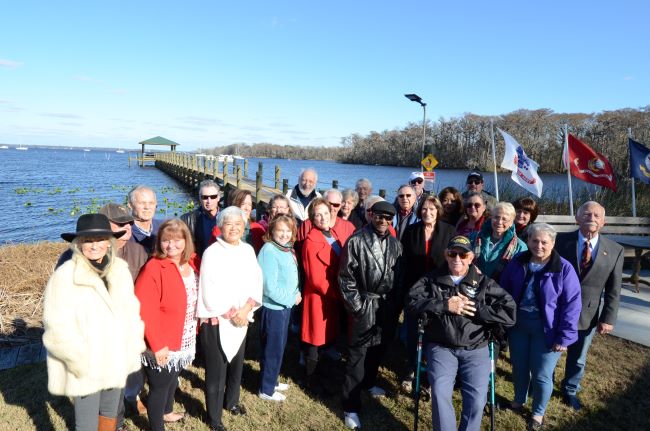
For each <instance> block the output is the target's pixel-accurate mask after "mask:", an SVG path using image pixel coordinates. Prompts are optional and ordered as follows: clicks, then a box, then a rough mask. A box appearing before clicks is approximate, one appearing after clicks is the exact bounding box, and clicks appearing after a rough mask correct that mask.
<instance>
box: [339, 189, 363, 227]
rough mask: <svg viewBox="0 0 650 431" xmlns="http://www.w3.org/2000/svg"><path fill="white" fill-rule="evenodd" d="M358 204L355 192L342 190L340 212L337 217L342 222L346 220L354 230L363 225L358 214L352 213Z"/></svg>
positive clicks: (357, 196)
mask: <svg viewBox="0 0 650 431" xmlns="http://www.w3.org/2000/svg"><path fill="white" fill-rule="evenodd" d="M358 203H359V194H358V193H357V192H356V191H355V190H352V189H345V190H343V200H342V201H341V211H340V212H339V216H340V217H341V218H342V219H343V220H347V221H349V222H350V223H352V224H353V225H354V228H355V229H360V228H362V227H363V224H364V223H363V220H361V219H360V218H359V214H357V212H356V211H354V209H355V208H356V207H357V204H358Z"/></svg>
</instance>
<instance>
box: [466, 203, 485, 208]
mask: <svg viewBox="0 0 650 431" xmlns="http://www.w3.org/2000/svg"><path fill="white" fill-rule="evenodd" d="M482 206H483V204H480V203H478V202H474V203H473V204H467V207H468V208H469V207H474V208H481V207H482Z"/></svg>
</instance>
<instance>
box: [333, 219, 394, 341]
mask: <svg viewBox="0 0 650 431" xmlns="http://www.w3.org/2000/svg"><path fill="white" fill-rule="evenodd" d="M382 241H385V246H386V247H385V251H382V244H381V242H382ZM401 256H402V245H401V244H400V243H399V241H397V239H396V238H394V237H393V236H391V235H386V237H384V238H381V239H380V238H379V237H378V236H377V234H376V233H375V232H374V230H373V228H372V226H371V225H368V226H366V227H364V228H363V229H361V230H359V231H357V232H355V233H354V235H352V236H351V237H350V238H349V239H348V242H347V244H346V245H345V248H344V250H343V254H342V256H341V266H340V270H339V287H340V289H341V295H342V298H343V304H344V305H345V308H346V310H347V311H348V314H349V315H350V324H349V325H348V342H349V344H350V346H353V347H370V346H376V345H378V344H381V342H382V341H387V340H390V339H391V338H392V337H393V336H394V333H395V328H396V327H397V319H398V318H399V313H401V311H402V304H403V298H404V293H403V290H402V288H401V286H402V284H401V279H400V259H401Z"/></svg>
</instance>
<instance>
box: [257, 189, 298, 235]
mask: <svg viewBox="0 0 650 431" xmlns="http://www.w3.org/2000/svg"><path fill="white" fill-rule="evenodd" d="M282 214H284V215H288V216H290V217H293V212H292V211H291V205H290V204H289V199H288V198H287V197H286V196H285V195H282V194H277V195H273V196H272V197H271V199H269V208H268V211H267V213H266V214H264V216H263V217H262V219H261V220H260V221H259V225H260V226H261V227H262V230H264V232H265V233H266V232H267V231H268V229H269V222H270V221H271V220H273V219H274V218H276V217H277V216H279V215H282Z"/></svg>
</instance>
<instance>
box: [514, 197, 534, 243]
mask: <svg viewBox="0 0 650 431" xmlns="http://www.w3.org/2000/svg"><path fill="white" fill-rule="evenodd" d="M512 205H513V206H514V207H515V212H516V214H517V215H516V216H515V229H516V230H517V236H518V237H519V238H521V240H522V241H524V242H526V241H528V229H527V228H528V226H530V225H531V224H533V223H535V220H536V219H537V215H538V214H539V208H538V207H537V202H535V200H534V199H532V198H519V199H517V200H516V201H514V202H513V203H512Z"/></svg>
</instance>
